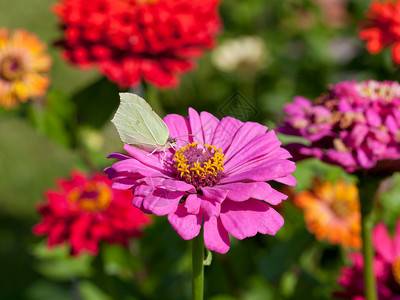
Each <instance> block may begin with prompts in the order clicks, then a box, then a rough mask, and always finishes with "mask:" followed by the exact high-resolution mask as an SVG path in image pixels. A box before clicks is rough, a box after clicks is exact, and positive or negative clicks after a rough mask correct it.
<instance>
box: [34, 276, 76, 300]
mask: <svg viewBox="0 0 400 300" xmlns="http://www.w3.org/2000/svg"><path fill="white" fill-rule="evenodd" d="M26 297H27V299H28V300H47V299H57V300H76V299H77V298H76V297H74V294H73V292H72V291H71V290H70V288H69V287H68V286H65V285H62V284H59V283H54V282H50V281H44V280H41V281H38V282H36V283H34V284H33V285H31V286H30V287H29V288H28V289H27V291H26Z"/></svg>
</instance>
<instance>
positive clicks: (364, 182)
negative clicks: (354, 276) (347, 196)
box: [358, 176, 380, 300]
mask: <svg viewBox="0 0 400 300" xmlns="http://www.w3.org/2000/svg"><path fill="white" fill-rule="evenodd" d="M379 183H380V180H378V179H376V178H371V177H367V176H359V183H358V189H359V194H360V205H361V229H362V239H363V247H362V252H363V257H364V286H365V299H366V300H377V299H378V298H377V293H376V282H375V275H374V269H373V259H374V248H373V245H372V229H373V227H374V215H373V200H374V196H375V194H376V191H377V190H378V187H379Z"/></svg>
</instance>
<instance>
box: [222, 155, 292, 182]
mask: <svg viewBox="0 0 400 300" xmlns="http://www.w3.org/2000/svg"><path fill="white" fill-rule="evenodd" d="M295 169H296V166H295V164H294V162H292V161H289V160H284V159H281V160H278V159H277V160H272V161H269V162H266V163H264V164H261V165H259V166H258V167H256V168H254V169H252V170H249V171H245V172H243V173H237V174H235V175H232V176H228V177H226V178H223V179H222V180H221V181H220V184H223V183H230V182H238V181H245V180H254V181H268V180H276V179H278V178H281V177H285V176H287V175H288V174H290V173H292V172H293V171H294V170H295Z"/></svg>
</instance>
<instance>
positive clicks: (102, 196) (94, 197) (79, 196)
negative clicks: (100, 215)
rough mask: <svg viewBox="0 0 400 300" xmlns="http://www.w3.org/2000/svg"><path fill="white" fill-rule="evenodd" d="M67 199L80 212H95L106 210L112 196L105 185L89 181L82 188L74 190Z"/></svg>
mask: <svg viewBox="0 0 400 300" xmlns="http://www.w3.org/2000/svg"><path fill="white" fill-rule="evenodd" d="M68 198H69V201H70V202H72V203H75V204H77V205H78V207H79V208H80V209H82V210H85V211H89V212H97V211H103V210H106V209H107V208H108V206H109V205H110V202H111V198H112V195H111V190H110V188H109V187H108V185H107V184H105V183H103V182H93V181H89V182H86V183H85V186H84V188H80V187H76V188H74V189H73V190H72V191H71V192H70V193H69V196H68Z"/></svg>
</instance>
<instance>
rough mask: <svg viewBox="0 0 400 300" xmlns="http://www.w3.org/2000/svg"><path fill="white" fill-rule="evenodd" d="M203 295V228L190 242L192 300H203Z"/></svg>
mask: <svg viewBox="0 0 400 300" xmlns="http://www.w3.org/2000/svg"><path fill="white" fill-rule="evenodd" d="M203 294H204V239H203V227H202V228H201V230H200V233H199V234H198V236H196V237H195V238H194V239H193V240H192V300H203Z"/></svg>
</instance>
